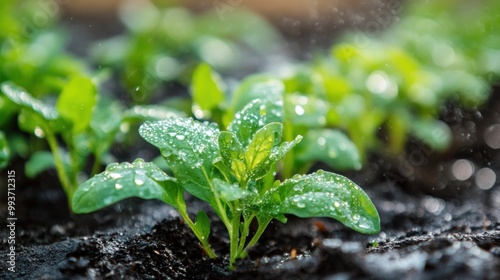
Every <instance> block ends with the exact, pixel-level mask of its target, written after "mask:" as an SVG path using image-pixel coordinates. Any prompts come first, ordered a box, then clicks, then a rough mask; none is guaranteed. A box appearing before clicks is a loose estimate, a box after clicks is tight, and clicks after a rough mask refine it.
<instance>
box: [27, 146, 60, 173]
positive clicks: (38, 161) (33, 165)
mask: <svg viewBox="0 0 500 280" xmlns="http://www.w3.org/2000/svg"><path fill="white" fill-rule="evenodd" d="M54 166H55V162H54V156H53V155H52V153H51V152H49V151H38V152H35V153H34V154H33V155H31V157H30V159H29V160H28V162H26V165H25V166H24V173H25V174H26V176H27V177H28V178H34V177H36V176H37V175H38V174H40V173H42V172H43V171H45V170H48V169H50V168H53V167H54Z"/></svg>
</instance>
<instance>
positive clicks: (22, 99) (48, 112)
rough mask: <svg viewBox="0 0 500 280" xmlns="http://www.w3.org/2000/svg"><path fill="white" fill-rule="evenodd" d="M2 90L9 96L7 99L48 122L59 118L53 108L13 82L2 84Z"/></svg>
mask: <svg viewBox="0 0 500 280" xmlns="http://www.w3.org/2000/svg"><path fill="white" fill-rule="evenodd" d="M1 89H2V91H3V92H4V93H5V96H7V98H9V99H10V100H11V101H12V102H14V103H16V104H17V105H19V106H21V107H22V108H26V109H28V110H31V111H33V112H35V113H37V114H38V115H40V116H41V117H42V118H43V119H45V120H47V121H50V120H56V119H57V118H58V117H59V113H58V112H57V111H56V110H55V109H54V108H53V107H51V106H49V105H47V104H45V103H43V102H42V101H40V100H38V99H36V98H34V97H33V96H31V95H30V94H29V93H27V92H26V91H25V90H24V89H23V88H20V87H18V86H16V85H14V84H13V83H11V82H4V83H2V85H1Z"/></svg>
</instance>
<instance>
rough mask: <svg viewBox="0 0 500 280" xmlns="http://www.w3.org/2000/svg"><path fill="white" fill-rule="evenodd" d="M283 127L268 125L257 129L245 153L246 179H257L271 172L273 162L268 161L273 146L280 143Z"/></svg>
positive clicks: (273, 124)
mask: <svg viewBox="0 0 500 280" xmlns="http://www.w3.org/2000/svg"><path fill="white" fill-rule="evenodd" d="M282 130H283V125H282V124H281V123H276V122H275V123H270V124H267V125H266V126H264V127H263V128H261V129H259V130H258V131H257V132H256V133H255V134H254V136H253V138H252V140H251V142H250V144H249V145H248V147H247V148H246V151H245V165H246V169H247V173H248V178H251V179H259V178H261V177H262V176H264V175H266V174H267V173H268V172H269V170H271V165H272V164H274V162H271V161H270V160H269V157H270V156H271V152H272V150H273V148H274V146H275V145H276V144H277V143H279V142H280V141H281V133H282Z"/></svg>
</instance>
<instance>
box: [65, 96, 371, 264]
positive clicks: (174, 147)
mask: <svg viewBox="0 0 500 280" xmlns="http://www.w3.org/2000/svg"><path fill="white" fill-rule="evenodd" d="M283 114H284V112H283V100H282V94H281V92H279V91H275V92H273V93H271V94H269V95H268V96H267V98H265V99H254V100H252V101H251V102H250V103H248V104H247V105H246V106H245V107H244V108H243V109H242V110H241V111H238V112H237V113H236V114H235V117H234V119H233V120H232V121H231V122H230V124H229V126H228V130H227V131H220V130H219V128H218V126H217V125H216V124H215V123H208V122H204V123H202V122H198V121H195V120H193V119H186V118H171V119H168V120H164V121H159V122H146V123H144V124H143V125H142V126H141V127H140V129H139V132H140V134H141V136H142V137H143V138H144V139H146V141H148V142H150V143H151V144H153V145H154V146H156V147H157V148H159V149H160V151H161V154H162V156H163V158H164V159H165V161H166V162H167V164H168V166H169V167H170V170H171V171H172V172H173V174H174V175H175V178H173V177H170V176H168V175H167V174H166V173H164V172H163V171H161V170H160V169H159V168H158V167H156V165H154V164H153V163H146V162H144V161H143V160H142V159H137V160H136V161H134V162H133V163H122V164H112V165H110V166H108V167H107V168H106V171H104V172H103V173H100V174H98V175H97V176H95V177H94V178H91V179H89V180H88V181H86V182H85V183H83V184H82V185H81V186H80V187H79V188H78V190H77V191H76V192H75V195H74V197H73V209H74V210H75V212H77V213H88V212H91V211H96V210H98V209H101V208H103V207H105V206H108V205H110V204H112V203H115V202H117V201H119V200H122V199H124V198H128V197H132V196H136V197H141V198H144V199H151V198H156V199H159V200H162V201H163V202H165V203H167V204H169V205H171V206H173V207H174V208H176V209H177V210H178V212H179V213H180V215H181V216H182V218H183V219H184V220H185V221H186V223H187V225H188V226H189V227H190V228H191V229H192V230H193V232H194V234H195V235H196V237H197V238H198V239H199V240H200V243H201V244H202V245H203V247H204V248H205V251H206V252H207V254H208V255H209V256H210V257H215V256H216V255H215V253H214V252H213V250H212V249H211V247H210V246H209V244H208V242H207V241H208V238H209V234H210V222H209V220H208V217H207V214H206V213H205V212H203V211H200V212H198V214H197V216H196V220H195V222H193V221H192V220H191V219H190V217H189V215H188V213H187V209H186V203H185V201H184V191H187V192H188V193H190V194H191V195H193V196H195V197H197V198H199V199H201V200H203V201H205V202H207V203H208V204H209V205H210V206H211V207H212V208H213V210H214V212H215V214H216V215H217V216H218V217H219V218H220V220H221V221H222V223H223V224H224V225H225V227H226V229H227V231H228V234H229V239H230V260H229V266H230V268H233V265H234V262H235V261H236V259H238V258H244V257H246V255H247V250H248V248H250V247H252V246H253V245H255V244H256V243H257V241H258V239H259V238H260V236H261V235H262V233H263V232H264V230H265V228H266V227H267V225H268V224H269V222H270V221H271V220H272V219H277V220H279V221H282V222H286V217H285V214H294V215H296V216H299V217H317V216H320V217H331V218H335V219H337V220H339V221H340V222H342V223H343V224H344V225H346V226H348V227H350V228H352V229H354V230H357V231H359V232H362V233H376V232H378V231H379V227H380V220H379V217H378V213H377V210H376V209H375V206H374V205H373V204H372V202H371V201H370V199H369V198H368V196H367V195H366V194H365V193H364V192H363V191H362V189H361V188H359V187H358V186H357V185H355V184H354V183H353V182H352V181H350V180H349V179H347V178H345V177H343V176H340V175H337V174H334V173H330V172H325V171H322V170H320V171H317V172H315V173H313V174H309V175H304V176H301V175H297V176H294V177H293V178H291V179H287V180H285V181H283V182H281V181H279V180H275V178H274V177H275V170H276V169H275V164H276V163H277V161H278V160H280V159H281V158H282V157H283V156H285V154H286V153H288V152H289V151H291V150H292V149H293V147H294V146H295V145H296V144H297V143H298V142H299V141H300V140H301V139H302V138H301V137H300V136H298V137H296V138H295V139H294V140H292V141H290V142H282V133H283V125H282V122H283ZM254 220H255V221H257V222H258V229H257V230H256V232H255V233H253V236H252V237H251V239H250V240H249V241H247V238H250V236H251V232H250V225H251V223H252V221H254Z"/></svg>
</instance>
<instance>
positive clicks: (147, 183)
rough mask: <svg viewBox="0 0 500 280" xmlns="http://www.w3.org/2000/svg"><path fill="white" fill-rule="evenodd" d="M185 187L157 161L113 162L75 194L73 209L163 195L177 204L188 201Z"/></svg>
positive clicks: (86, 210) (92, 208) (91, 208)
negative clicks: (154, 162) (184, 197)
mask: <svg viewBox="0 0 500 280" xmlns="http://www.w3.org/2000/svg"><path fill="white" fill-rule="evenodd" d="M182 193H183V191H182V188H181V187H180V186H179V184H178V183H177V181H176V180H175V179H174V178H171V177H169V176H168V175H167V174H165V173H164V172H163V171H162V170H160V169H159V168H158V167H156V165H154V164H153V163H149V162H144V160H142V159H136V160H135V161H134V162H132V163H121V164H116V163H115V164H110V165H109V166H108V167H107V168H106V170H105V171H104V172H102V173H100V174H97V175H96V176H94V177H93V178H91V179H89V180H87V181H86V182H84V183H83V184H81V185H80V186H79V187H78V189H77V190H76V192H75V193H74V194H73V201H72V204H73V207H72V208H73V211H75V213H89V212H93V211H96V210H99V209H101V208H104V207H106V206H108V205H111V204H113V203H115V202H118V201H120V200H123V199H125V198H129V197H140V198H143V199H154V198H156V199H159V200H162V201H163V202H165V203H167V204H170V205H172V206H173V207H175V208H178V207H179V206H181V205H182V203H184V200H183V197H182Z"/></svg>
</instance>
